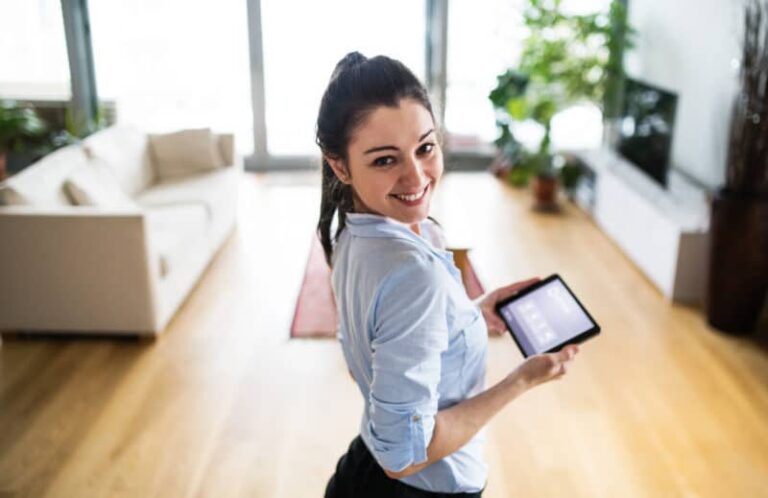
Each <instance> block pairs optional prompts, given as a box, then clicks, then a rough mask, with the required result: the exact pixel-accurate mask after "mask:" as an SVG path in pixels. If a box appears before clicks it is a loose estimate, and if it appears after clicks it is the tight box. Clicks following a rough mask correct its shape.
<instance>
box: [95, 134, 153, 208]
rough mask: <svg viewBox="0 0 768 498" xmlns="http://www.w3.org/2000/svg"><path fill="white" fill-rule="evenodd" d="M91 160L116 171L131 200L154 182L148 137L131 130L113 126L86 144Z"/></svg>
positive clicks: (121, 185)
mask: <svg viewBox="0 0 768 498" xmlns="http://www.w3.org/2000/svg"><path fill="white" fill-rule="evenodd" d="M83 146H84V148H85V151H86V153H87V154H88V157H89V158H91V159H98V160H101V161H103V162H104V164H105V165H106V166H107V167H108V168H109V169H111V170H112V172H113V173H114V175H115V178H117V181H118V183H119V184H120V187H121V188H122V189H123V191H124V192H125V193H127V194H128V195H130V196H133V195H135V194H137V193H138V192H140V191H142V190H144V189H145V188H147V186H149V185H151V184H152V183H153V182H154V180H155V178H154V171H153V167H152V161H151V157H150V154H149V148H148V147H147V136H146V135H145V134H144V133H142V132H141V131H139V130H137V129H135V128H133V127H130V126H122V125H121V126H111V127H109V128H106V129H104V130H101V131H99V132H97V133H94V134H93V135H91V136H89V137H88V138H86V139H85V141H84V142H83Z"/></svg>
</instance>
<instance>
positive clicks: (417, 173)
mask: <svg viewBox="0 0 768 498" xmlns="http://www.w3.org/2000/svg"><path fill="white" fill-rule="evenodd" d="M404 166H405V168H404V171H403V175H402V183H403V184H404V185H406V186H409V187H414V188H419V187H421V186H423V185H424V183H426V182H425V181H424V180H425V178H426V174H425V173H424V165H423V164H422V162H421V161H420V160H419V158H417V157H409V158H408V159H407V160H406V161H405V165H404Z"/></svg>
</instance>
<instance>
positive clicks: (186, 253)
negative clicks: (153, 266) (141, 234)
mask: <svg viewBox="0 0 768 498" xmlns="http://www.w3.org/2000/svg"><path fill="white" fill-rule="evenodd" d="M146 220H147V228H148V230H147V231H148V237H149V244H150V247H151V249H152V254H153V255H154V256H155V257H157V258H158V264H159V269H160V277H161V278H165V277H167V276H168V275H169V274H171V273H172V272H173V271H175V270H180V269H182V268H184V266H185V265H186V263H187V261H188V260H190V259H195V258H196V256H197V255H198V253H199V252H200V251H204V252H206V253H208V252H210V247H209V246H208V244H207V243H206V236H207V234H208V231H209V227H210V222H209V220H208V215H207V213H206V210H205V207H204V206H203V205H201V204H177V205H169V206H156V207H152V208H149V209H148V210H147V214H146Z"/></svg>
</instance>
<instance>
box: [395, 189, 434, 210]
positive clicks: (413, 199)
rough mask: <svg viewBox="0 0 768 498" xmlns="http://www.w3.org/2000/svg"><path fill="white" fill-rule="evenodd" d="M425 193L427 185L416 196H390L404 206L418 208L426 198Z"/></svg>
mask: <svg viewBox="0 0 768 498" xmlns="http://www.w3.org/2000/svg"><path fill="white" fill-rule="evenodd" d="M427 191H429V184H427V186H426V187H424V189H423V190H421V192H419V193H417V194H390V195H391V196H392V197H394V198H395V199H397V200H398V201H400V202H402V203H403V204H405V205H406V206H418V205H419V204H421V203H422V201H423V200H424V198H425V197H426V196H427Z"/></svg>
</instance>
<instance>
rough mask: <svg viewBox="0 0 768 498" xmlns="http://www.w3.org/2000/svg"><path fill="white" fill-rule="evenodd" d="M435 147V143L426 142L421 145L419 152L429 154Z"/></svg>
mask: <svg viewBox="0 0 768 498" xmlns="http://www.w3.org/2000/svg"><path fill="white" fill-rule="evenodd" d="M434 149H435V144H433V143H425V144H422V145H421V147H419V151H418V152H419V154H429V153H430V152H432V151H433V150H434Z"/></svg>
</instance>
